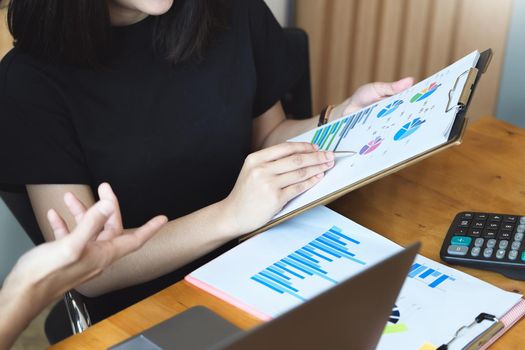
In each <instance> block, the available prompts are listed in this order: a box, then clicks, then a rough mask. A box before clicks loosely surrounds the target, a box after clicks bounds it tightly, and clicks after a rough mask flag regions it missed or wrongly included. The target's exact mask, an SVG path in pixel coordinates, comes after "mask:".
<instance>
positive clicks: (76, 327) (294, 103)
mask: <svg viewBox="0 0 525 350" xmlns="http://www.w3.org/2000/svg"><path fill="white" fill-rule="evenodd" d="M284 34H285V37H286V40H287V41H288V43H289V44H290V45H291V46H292V47H293V50H294V51H295V52H297V53H298V55H297V57H300V59H301V60H302V61H301V62H298V64H299V65H300V66H301V67H303V69H304V72H303V73H302V74H301V75H300V77H299V79H298V80H297V81H296V82H295V84H294V85H293V86H292V88H291V89H290V91H289V92H288V93H287V94H286V95H285V96H284V98H283V99H282V103H283V108H284V111H285V113H286V115H287V116H288V117H291V118H293V119H304V118H309V117H311V116H312V96H311V94H312V93H311V85H310V60H309V54H308V52H309V51H308V36H307V34H306V32H305V31H303V30H302V29H298V28H285V29H284ZM9 190H10V191H9V192H8V191H4V190H0V198H2V199H3V200H4V202H5V203H6V205H7V207H8V208H9V210H10V211H11V212H12V213H13V215H14V216H15V218H16V219H17V221H18V222H19V223H20V225H21V226H22V228H23V229H24V230H25V232H26V233H27V235H28V236H29V238H30V239H31V241H33V243H34V244H35V245H38V244H42V243H44V242H45V241H44V237H43V235H42V232H41V231H40V228H39V226H38V223H37V221H36V218H35V215H34V213H33V208H32V207H31V203H30V201H29V196H28V194H27V191H26V190H25V189H23V190H20V189H18V188H17V189H16V191H15V190H13V191H12V192H11V190H12V189H9ZM68 319H69V324H68V323H67V320H68ZM90 325H91V321H90V318H89V313H88V310H87V308H86V306H85V304H84V303H83V301H82V296H81V295H80V294H78V293H77V292H75V291H69V292H67V293H66V294H65V295H64V298H63V300H61V301H60V302H59V303H57V304H56V305H55V306H54V307H53V308H52V310H51V312H50V314H49V316H48V317H47V319H46V321H45V332H46V336H47V338H48V341H49V342H50V343H51V344H54V343H57V342H59V341H61V340H63V339H64V338H66V337H68V336H70V335H73V334H77V333H80V332H82V331H84V330H85V329H86V328H87V327H89V326H90Z"/></svg>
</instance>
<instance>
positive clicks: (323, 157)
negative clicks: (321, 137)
mask: <svg viewBox="0 0 525 350" xmlns="http://www.w3.org/2000/svg"><path fill="white" fill-rule="evenodd" d="M333 166H334V154H333V153H332V152H320V151H318V149H317V147H316V146H314V145H312V144H310V143H304V142H287V143H283V144H279V145H276V146H273V147H270V148H266V149H263V150H261V151H259V152H256V153H252V154H250V155H249V156H248V157H247V158H246V161H245V162H244V166H243V168H242V170H241V173H240V174H239V177H238V179H237V182H236V184H235V187H234V189H233V190H232V192H231V193H230V195H229V196H228V197H227V198H226V199H225V200H224V201H223V202H224V204H225V212H224V214H225V215H227V217H228V219H229V222H231V223H232V225H233V228H232V230H233V231H234V232H235V233H237V234H239V235H240V234H243V233H248V232H251V231H253V230H255V229H257V228H259V227H260V226H262V225H264V224H265V223H267V222H268V221H269V220H270V219H271V218H272V217H273V216H274V215H275V214H277V213H278V212H279V211H280V210H281V209H282V208H283V206H284V205H285V204H286V203H287V202H288V201H290V200H291V199H293V198H295V197H296V196H298V195H299V194H301V193H303V192H304V191H306V190H308V189H310V188H311V187H313V186H314V185H315V184H317V183H318V182H319V181H320V180H321V179H322V178H323V176H324V172H325V171H327V170H328V169H330V168H332V167H333Z"/></svg>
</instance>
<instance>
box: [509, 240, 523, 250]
mask: <svg viewBox="0 0 525 350" xmlns="http://www.w3.org/2000/svg"><path fill="white" fill-rule="evenodd" d="M520 246H521V242H518V241H514V242H512V245H511V246H510V248H511V249H512V250H518V249H520Z"/></svg>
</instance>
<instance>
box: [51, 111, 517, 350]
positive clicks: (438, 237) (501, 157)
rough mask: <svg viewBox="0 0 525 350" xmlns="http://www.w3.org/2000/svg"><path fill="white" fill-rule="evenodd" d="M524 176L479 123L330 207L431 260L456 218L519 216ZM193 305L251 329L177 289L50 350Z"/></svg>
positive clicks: (495, 279)
mask: <svg viewBox="0 0 525 350" xmlns="http://www.w3.org/2000/svg"><path fill="white" fill-rule="evenodd" d="M524 171H525V130H523V129H519V128H517V127H514V126H512V125H510V124H507V123H504V122H502V121H499V120H496V119H494V118H482V119H481V120H479V121H477V122H475V123H473V124H472V125H470V126H469V128H468V130H467V133H466V136H465V140H464V143H463V145H461V146H459V147H454V148H452V149H449V150H446V151H443V152H442V153H439V154H437V155H435V156H433V157H431V158H429V159H426V160H423V161H422V162H420V163H418V164H416V165H414V166H411V167H409V168H407V169H404V170H402V171H400V172H398V173H396V174H393V175H390V176H388V177H386V178H384V179H381V180H379V181H377V182H375V183H372V184H370V185H367V186H365V187H364V188H362V189H359V190H357V191H354V192H352V193H350V194H348V195H346V196H345V197H343V198H341V199H339V200H338V201H336V202H334V203H333V204H331V205H330V207H331V208H332V209H334V210H336V211H337V212H339V213H341V214H343V215H345V216H347V217H348V218H350V219H352V220H355V221H356V222H358V223H360V224H362V225H364V226H366V227H368V228H370V229H372V230H374V231H376V232H379V233H382V234H384V235H385V236H386V237H387V238H389V239H391V240H393V241H395V242H397V243H399V244H402V245H406V244H408V243H410V242H413V241H416V240H420V241H421V242H422V243H423V246H422V249H421V253H422V254H423V255H424V256H426V257H428V258H430V259H434V260H436V261H439V248H440V247H441V243H442V240H443V237H444V235H445V233H446V231H447V229H448V226H449V225H450V222H451V220H452V218H453V217H454V215H455V214H456V213H457V212H459V211H463V210H472V211H487V212H501V213H513V214H524V213H525V176H524ZM459 269H460V270H462V271H465V272H467V273H469V274H471V275H473V276H476V277H478V278H481V279H483V280H485V281H487V282H489V283H492V284H495V285H496V286H499V287H501V288H503V289H506V290H509V291H520V292H521V293H524V292H525V282H519V281H513V280H510V279H507V278H504V277H502V276H500V275H498V274H496V273H492V272H486V271H479V270H473V269H467V268H459ZM195 305H205V306H207V307H208V308H210V309H212V310H214V311H215V312H216V313H218V314H219V315H221V316H223V317H224V318H226V319H228V320H230V321H231V322H233V323H234V324H236V325H237V326H239V327H241V328H244V329H246V328H250V327H252V326H254V325H256V324H258V323H259V321H258V320H257V319H255V318H253V317H252V316H250V315H248V314H246V313H244V312H243V311H240V310H238V309H236V308H234V307H233V306H230V305H229V304H226V303H225V302H222V301H221V300H219V299H217V298H215V297H212V296H210V295H208V294H207V293H205V292H202V291H201V290H199V289H197V288H195V287H193V286H191V285H189V284H187V283H185V282H179V283H177V284H175V285H173V286H171V287H169V288H166V289H165V290H163V291H161V292H160V293H158V294H156V295H153V296H151V297H149V298H148V299H146V300H143V301H141V302H140V303H138V304H136V305H133V306H132V307H130V308H128V309H126V310H124V311H122V312H120V313H118V314H116V315H114V316H113V317H110V318H109V319H107V320H105V321H102V322H100V323H98V324H96V325H94V326H92V327H91V328H89V329H88V330H87V331H85V332H84V333H82V334H79V335H76V336H74V337H71V338H69V339H66V340H64V341H63V342H61V343H59V344H57V345H55V346H53V347H51V349H52V350H59V349H106V348H107V347H108V346H110V345H113V344H115V343H118V342H120V341H122V340H124V339H126V338H128V337H129V336H131V335H134V334H136V333H139V332H140V331H142V330H144V329H146V328H149V327H151V326H153V325H155V324H157V323H159V322H161V321H163V320H165V319H167V318H169V317H171V316H174V315H175V314H177V313H179V312H182V311H184V310H186V309H187V308H189V307H192V306H195ZM522 344H525V322H523V321H522V322H520V323H518V324H517V325H516V326H514V328H512V329H511V330H510V331H509V332H508V333H507V334H506V335H504V336H503V337H502V338H501V339H500V340H499V341H498V342H497V343H496V344H495V345H494V346H493V347H492V349H505V350H511V349H522V348H523V345H522Z"/></svg>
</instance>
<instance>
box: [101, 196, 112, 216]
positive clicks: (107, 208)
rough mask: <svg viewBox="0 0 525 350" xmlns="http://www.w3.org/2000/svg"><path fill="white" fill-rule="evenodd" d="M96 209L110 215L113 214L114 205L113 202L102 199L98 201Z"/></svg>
mask: <svg viewBox="0 0 525 350" xmlns="http://www.w3.org/2000/svg"><path fill="white" fill-rule="evenodd" d="M97 209H98V210H99V211H100V212H101V213H102V214H104V215H106V216H110V215H111V214H113V210H114V206H113V203H111V202H110V201H108V200H105V199H102V200H101V201H99V202H98V205H97Z"/></svg>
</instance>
